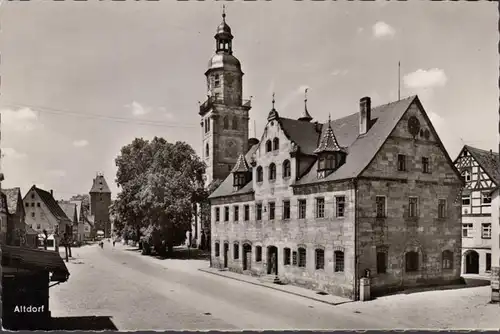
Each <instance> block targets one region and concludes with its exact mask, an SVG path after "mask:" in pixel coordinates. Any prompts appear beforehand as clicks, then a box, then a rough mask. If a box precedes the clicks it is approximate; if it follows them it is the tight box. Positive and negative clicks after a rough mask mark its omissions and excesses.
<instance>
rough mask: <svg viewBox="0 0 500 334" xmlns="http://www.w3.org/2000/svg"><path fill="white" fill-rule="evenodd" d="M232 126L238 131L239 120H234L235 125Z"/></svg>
mask: <svg viewBox="0 0 500 334" xmlns="http://www.w3.org/2000/svg"><path fill="white" fill-rule="evenodd" d="M231 125H232V128H233V130H238V119H237V118H236V117H234V118H233V124H231Z"/></svg>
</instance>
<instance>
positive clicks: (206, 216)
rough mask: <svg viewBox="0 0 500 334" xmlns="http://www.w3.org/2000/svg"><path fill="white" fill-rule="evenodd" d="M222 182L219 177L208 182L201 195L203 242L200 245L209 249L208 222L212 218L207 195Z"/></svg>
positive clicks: (209, 222)
mask: <svg viewBox="0 0 500 334" xmlns="http://www.w3.org/2000/svg"><path fill="white" fill-rule="evenodd" d="M221 183H222V180H220V179H215V180H213V181H212V182H210V184H209V185H208V186H207V188H206V190H205V194H204V197H203V200H202V201H201V203H200V219H201V224H200V225H201V229H202V230H203V232H204V234H205V244H204V245H202V248H204V249H210V238H209V237H210V224H211V221H212V220H211V219H212V210H211V209H210V202H209V200H208V196H210V194H212V193H213V192H214V191H215V189H217V188H218V187H219V186H220V184H221Z"/></svg>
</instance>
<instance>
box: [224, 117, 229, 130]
mask: <svg viewBox="0 0 500 334" xmlns="http://www.w3.org/2000/svg"><path fill="white" fill-rule="evenodd" d="M223 122H224V124H223V126H224V129H229V119H228V118H227V116H224V120H223Z"/></svg>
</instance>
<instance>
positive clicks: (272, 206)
mask: <svg viewBox="0 0 500 334" xmlns="http://www.w3.org/2000/svg"><path fill="white" fill-rule="evenodd" d="M275 211H276V204H275V203H274V202H269V220H274V214H275Z"/></svg>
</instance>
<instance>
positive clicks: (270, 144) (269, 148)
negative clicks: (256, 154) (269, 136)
mask: <svg viewBox="0 0 500 334" xmlns="http://www.w3.org/2000/svg"><path fill="white" fill-rule="evenodd" d="M272 149H273V147H272V143H271V141H270V140H268V141H266V152H271V151H272Z"/></svg>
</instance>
